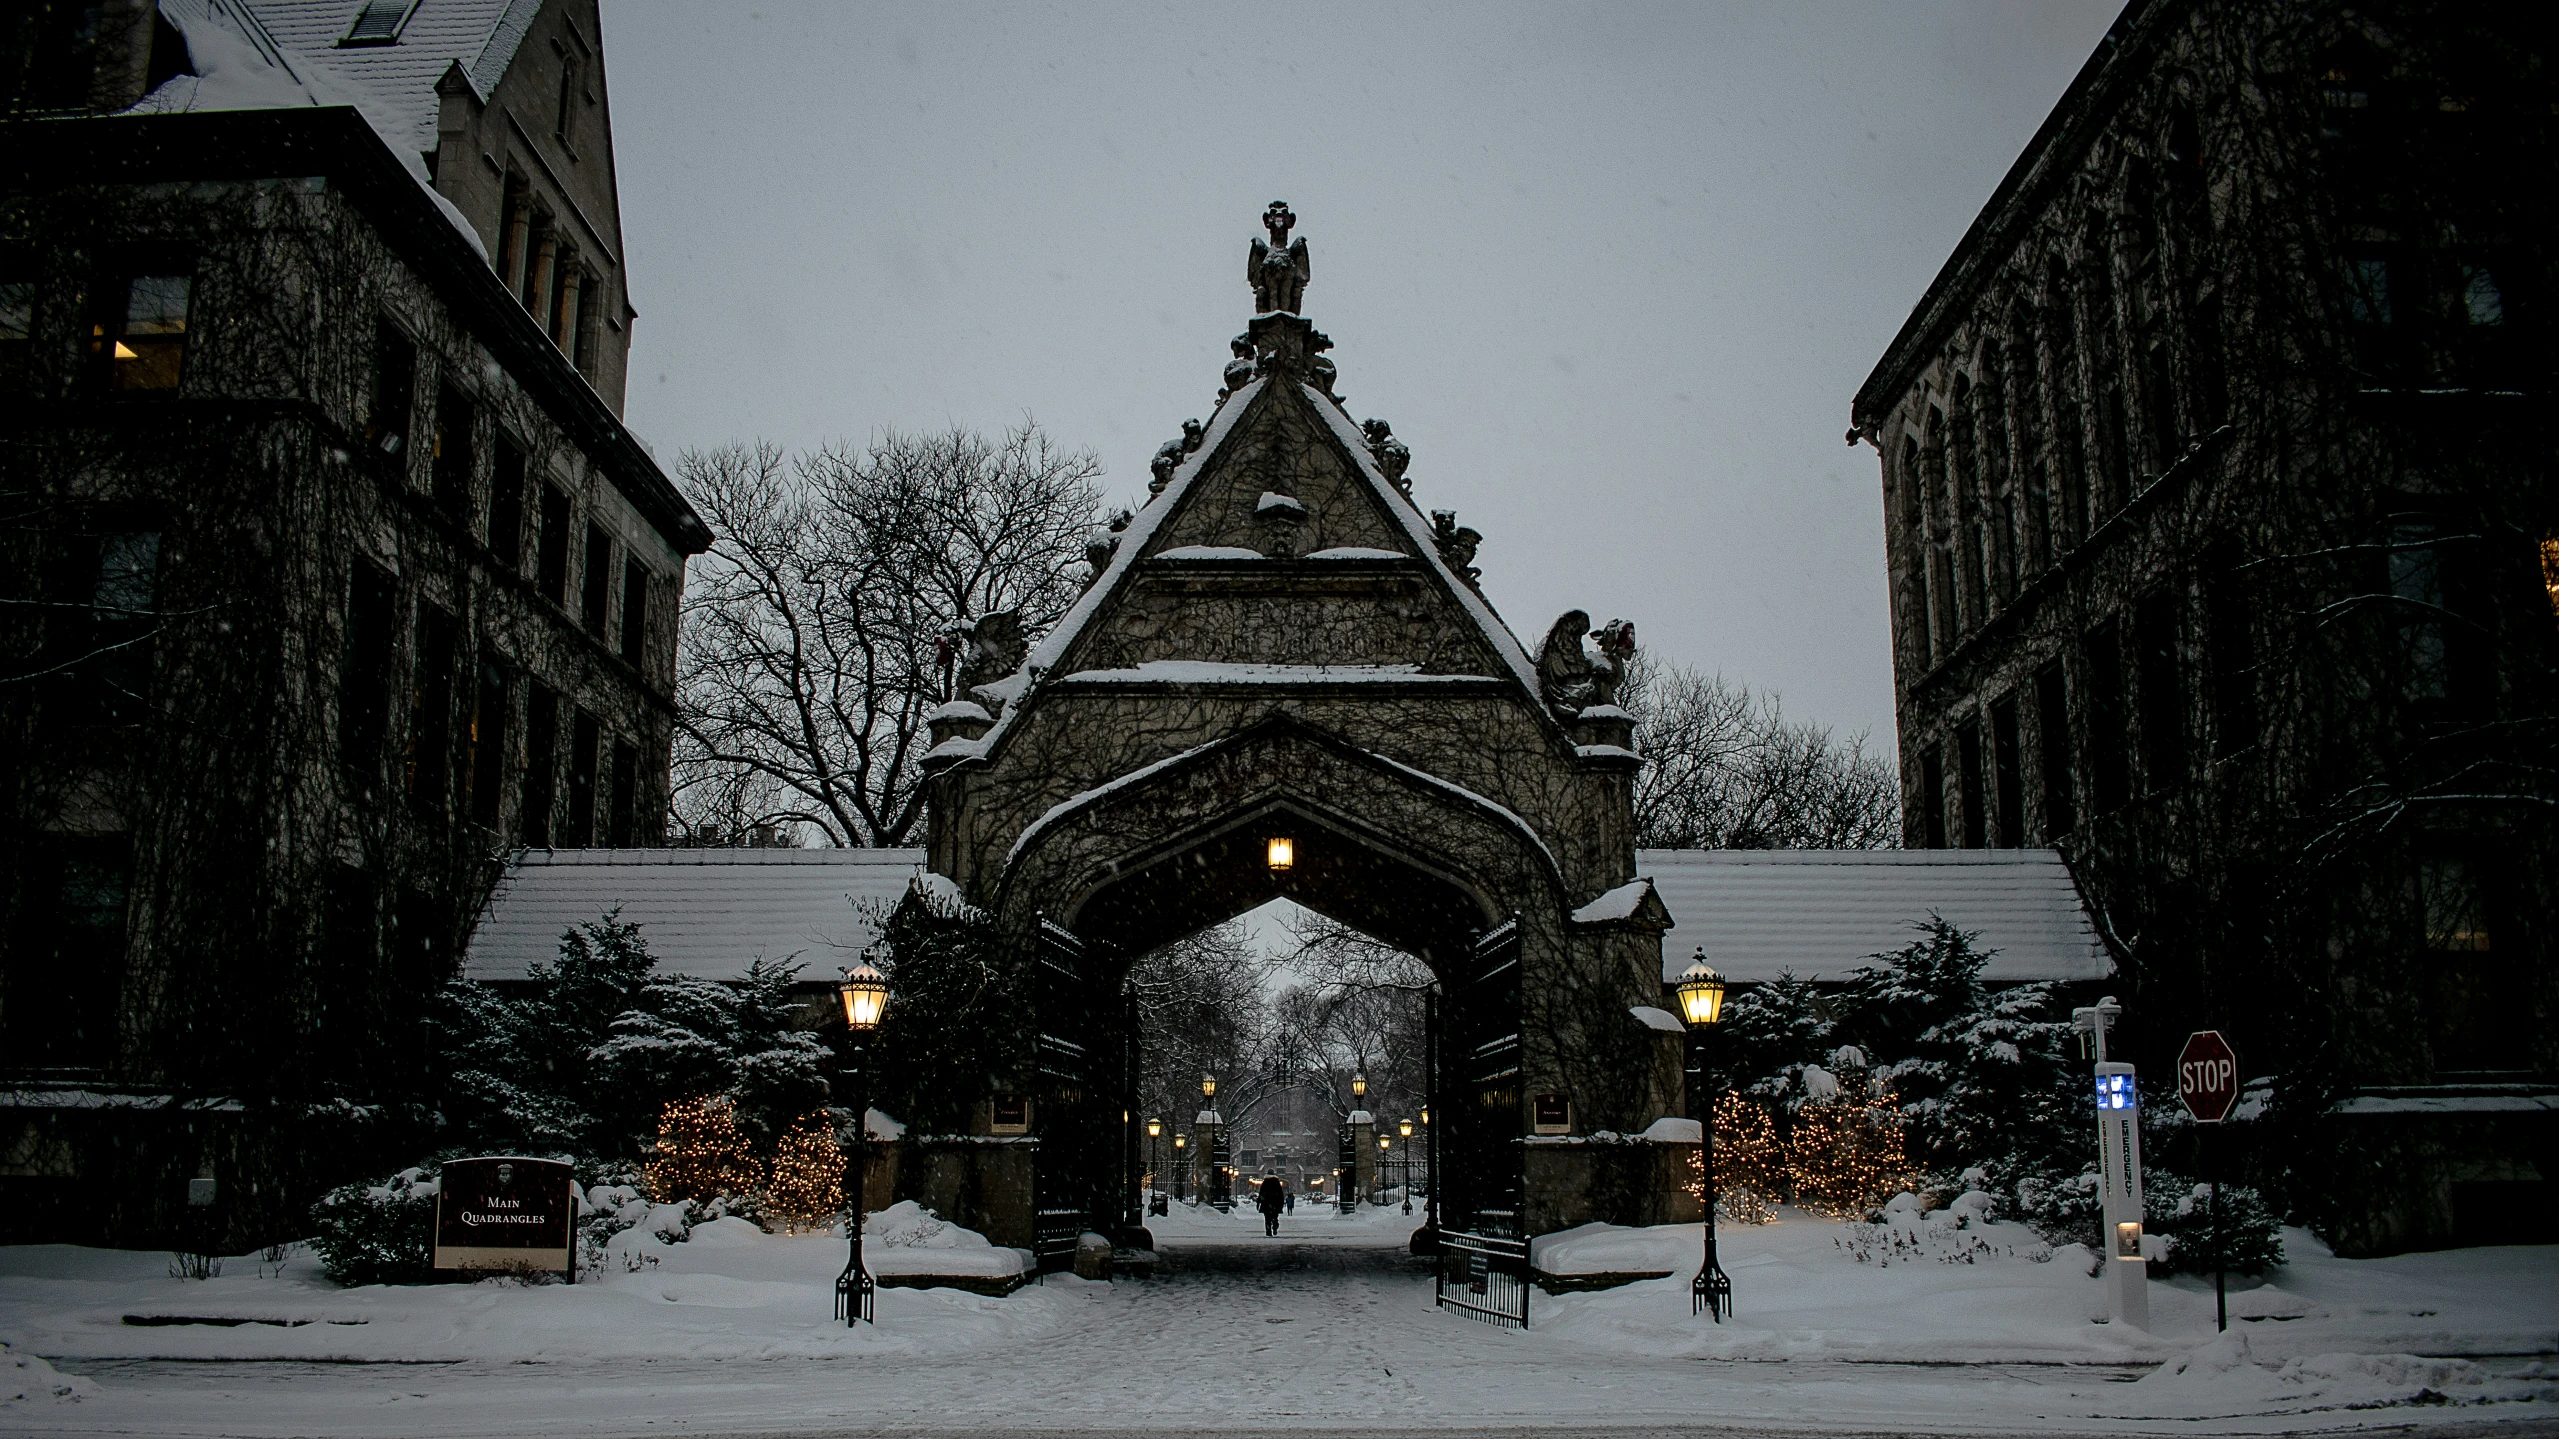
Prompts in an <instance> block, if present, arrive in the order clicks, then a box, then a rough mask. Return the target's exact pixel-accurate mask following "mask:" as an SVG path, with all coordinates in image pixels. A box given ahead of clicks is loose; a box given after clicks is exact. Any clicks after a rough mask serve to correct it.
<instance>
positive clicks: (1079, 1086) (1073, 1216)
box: [1031, 915, 1095, 1274]
mask: <svg viewBox="0 0 2559 1439" xmlns="http://www.w3.org/2000/svg"><path fill="white" fill-rule="evenodd" d="M1033 948H1034V951H1035V952H1034V954H1033V957H1032V983H1033V987H1034V989H1035V990H1036V991H1037V993H1036V995H1035V999H1034V1007H1033V1009H1032V1022H1033V1024H1034V1025H1035V1027H1036V1028H1035V1037H1034V1039H1033V1042H1032V1059H1031V1063H1032V1068H1033V1070H1034V1072H1035V1073H1034V1079H1035V1083H1036V1086H1037V1092H1036V1093H1035V1094H1034V1095H1033V1109H1032V1121H1033V1124H1032V1127H1033V1130H1034V1132H1036V1133H1037V1134H1038V1136H1039V1150H1038V1152H1037V1154H1036V1155H1035V1156H1034V1157H1033V1159H1032V1165H1031V1170H1032V1176H1033V1186H1032V1187H1033V1193H1032V1204H1033V1218H1032V1222H1031V1224H1032V1240H1031V1245H1032V1249H1033V1251H1034V1252H1035V1253H1037V1254H1038V1256H1039V1266H1040V1272H1041V1273H1043V1274H1046V1273H1050V1272H1052V1271H1054V1270H1059V1269H1067V1268H1071V1267H1073V1265H1074V1263H1075V1241H1076V1240H1077V1239H1078V1238H1080V1237H1082V1235H1083V1233H1084V1230H1085V1228H1086V1225H1087V1223H1088V1218H1087V1210H1088V1208H1089V1206H1090V1203H1091V1198H1092V1188H1091V1179H1090V1176H1089V1174H1088V1171H1087V1165H1086V1152H1087V1146H1088V1141H1089V1138H1090V1136H1089V1135H1088V1134H1087V1132H1086V1131H1087V1130H1089V1129H1090V1127H1091V1110H1092V1107H1093V1099H1094V1095H1093V1080H1094V1077H1095V1076H1094V1074H1093V1054H1092V1049H1091V1047H1090V1045H1089V1044H1088V1043H1087V1041H1088V1040H1089V1039H1090V1037H1091V1034H1092V1023H1091V1019H1092V1016H1091V1014H1090V1013H1089V1010H1090V1006H1089V1005H1088V1004H1087V1002H1086V1000H1087V996H1088V995H1089V993H1090V986H1089V984H1088V983H1087V981H1086V976H1085V967H1084V958H1085V946H1084V941H1083V940H1081V939H1078V938H1077V937H1076V936H1075V934H1074V932H1073V931H1071V930H1068V929H1065V928H1064V927H1062V926H1060V925H1057V924H1053V923H1051V922H1050V921H1049V919H1048V917H1047V916H1046V915H1042V916H1041V917H1040V922H1039V932H1038V937H1037V939H1036V941H1035V943H1034V946H1033Z"/></svg>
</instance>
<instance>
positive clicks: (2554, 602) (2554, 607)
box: [2541, 535, 2559, 619]
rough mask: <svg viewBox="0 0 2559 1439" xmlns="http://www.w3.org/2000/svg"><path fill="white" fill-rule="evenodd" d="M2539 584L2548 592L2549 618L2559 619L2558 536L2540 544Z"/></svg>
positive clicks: (2552, 536)
mask: <svg viewBox="0 0 2559 1439" xmlns="http://www.w3.org/2000/svg"><path fill="white" fill-rule="evenodd" d="M2541 583H2542V587H2543V588H2544V589H2547V590H2548V591H2550V617H2551V618H2553V619H2559V535H2550V536H2548V537H2546V538H2544V539H2543V540H2542V542H2541Z"/></svg>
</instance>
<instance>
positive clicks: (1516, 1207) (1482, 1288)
mask: <svg viewBox="0 0 2559 1439" xmlns="http://www.w3.org/2000/svg"><path fill="white" fill-rule="evenodd" d="M1519 938H1520V936H1519V916H1518V915H1517V914H1513V915H1512V916H1511V917H1510V918H1509V919H1507V920H1504V921H1503V922H1502V923H1501V924H1499V925H1496V926H1494V928H1493V929H1492V930H1491V931H1490V932H1489V933H1486V934H1482V935H1478V936H1477V937H1476V940H1475V944H1474V947H1473V949H1472V951H1471V952H1470V954H1469V956H1468V964H1467V967H1466V972H1465V973H1464V974H1463V975H1462V976H1460V978H1459V981H1458V983H1457V984H1455V985H1454V986H1452V987H1451V988H1450V989H1449V992H1448V997H1447V1000H1446V1002H1445V1003H1443V1004H1441V1005H1439V1006H1437V1008H1436V1012H1435V1014H1434V1016H1433V1017H1434V1019H1435V1020H1436V1023H1434V1024H1433V1026H1432V1030H1433V1034H1432V1040H1433V1043H1432V1046H1431V1047H1432V1050H1433V1052H1434V1059H1435V1060H1436V1063H1435V1065H1434V1068H1435V1069H1436V1070H1437V1071H1438V1072H1437V1073H1435V1074H1434V1075H1433V1088H1434V1089H1435V1090H1436V1091H1437V1092H1438V1097H1439V1099H1440V1100H1441V1109H1440V1115H1439V1117H1440V1119H1441V1121H1442V1123H1444V1124H1445V1126H1446V1133H1445V1135H1442V1134H1439V1133H1436V1132H1435V1133H1434V1134H1433V1136H1432V1138H1433V1144H1434V1147H1435V1148H1437V1149H1438V1150H1439V1151H1440V1153H1441V1154H1443V1155H1445V1157H1446V1159H1447V1161H1448V1167H1447V1169H1446V1170H1444V1171H1440V1170H1437V1167H1436V1165H1434V1170H1435V1172H1434V1175H1433V1183H1432V1185H1431V1189H1432V1197H1433V1200H1434V1204H1435V1207H1436V1209H1437V1210H1438V1215H1439V1223H1440V1232H1439V1262H1438V1268H1437V1273H1436V1275H1435V1276H1434V1284H1433V1297H1434V1298H1435V1299H1436V1300H1437V1302H1438V1303H1440V1304H1441V1305H1443V1306H1445V1307H1447V1308H1451V1309H1456V1310H1460V1311H1462V1312H1464V1313H1466V1314H1470V1315H1472V1316H1474V1317H1475V1318H1478V1319H1482V1320H1485V1321H1486V1322H1488V1323H1493V1324H1506V1325H1517V1326H1518V1327H1520V1328H1522V1329H1525V1328H1527V1327H1528V1286H1529V1276H1528V1235H1527V1233H1526V1232H1525V1230H1524V1229H1523V1228H1522V1218H1523V1216H1522V1213H1521V1210H1522V1203H1521V1201H1522V1189H1523V1187H1524V1185H1523V1179H1524V1176H1523V1174H1522V1165H1523V1163H1524V1162H1525V1159H1526V1150H1525V1147H1524V1146H1522V1145H1521V1143H1520V1113H1519V1109H1520V1083H1521V1074H1520V1054H1521V1049H1520V1027H1521V1026H1520V984H1519ZM1434 1129H1435V1130H1436V1129H1437V1126H1434ZM1436 1157H1437V1156H1435V1158H1436ZM1441 1173H1444V1174H1445V1175H1446V1180H1445V1182H1442V1181H1441V1180H1440V1179H1439V1175H1440V1174H1441Z"/></svg>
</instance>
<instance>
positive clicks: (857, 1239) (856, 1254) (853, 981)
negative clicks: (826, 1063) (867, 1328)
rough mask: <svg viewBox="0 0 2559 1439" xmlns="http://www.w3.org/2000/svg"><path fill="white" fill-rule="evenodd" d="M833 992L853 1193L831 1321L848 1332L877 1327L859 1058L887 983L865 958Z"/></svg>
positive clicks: (867, 1095) (866, 1105) (867, 1129)
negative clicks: (841, 1043)
mask: <svg viewBox="0 0 2559 1439" xmlns="http://www.w3.org/2000/svg"><path fill="white" fill-rule="evenodd" d="M835 989H836V993H837V994H838V995H839V996H841V997H842V999H843V1000H844V1028H845V1030H846V1031H847V1032H848V1033H849V1034H850V1035H851V1036H852V1041H853V1042H852V1047H851V1054H850V1058H849V1060H848V1062H847V1068H848V1069H849V1070H850V1071H851V1073H850V1075H849V1076H848V1077H849V1078H851V1079H852V1081H853V1193H852V1195H851V1200H852V1202H851V1203H849V1204H847V1205H846V1206H845V1208H844V1232H845V1234H846V1235H847V1236H848V1237H849V1238H850V1239H851V1241H852V1253H851V1254H850V1255H849V1256H848V1257H847V1258H846V1259H845V1261H844V1272H843V1273H842V1274H840V1275H837V1276H836V1279H835V1317H836V1318H838V1319H841V1320H843V1321H844V1327H845V1328H847V1329H850V1328H852V1327H853V1326H854V1325H856V1324H859V1323H861V1322H863V1321H864V1320H870V1322H871V1323H873V1324H877V1323H878V1322H879V1321H878V1320H877V1319H874V1318H872V1313H871V1305H872V1296H873V1294H874V1292H875V1287H874V1286H873V1284H872V1283H871V1271H870V1270H869V1269H868V1268H866V1267H865V1266H864V1265H863V1263H862V1220H863V1218H864V1210H865V1209H866V1208H867V1207H868V1206H867V1204H866V1202H865V1200H866V1196H865V1194H864V1192H863V1191H864V1190H865V1189H866V1188H867V1187H868V1184H869V1180H870V1163H869V1161H870V1157H871V1084H870V1079H871V1076H870V1071H869V1070H868V1069H867V1068H865V1067H864V1065H863V1063H862V1056H863V1049H864V1046H865V1043H866V1042H867V1041H868V1040H869V1039H870V1037H871V1033H872V1031H874V1030H876V1029H878V1028H879V1027H880V1016H881V1015H882V1014H884V1013H886V1012H887V1010H888V1007H889V983H888V980H887V979H886V978H885V977H883V976H882V975H881V973H880V972H879V971H878V970H877V969H874V968H872V967H871V959H870V956H869V955H868V954H865V955H864V956H863V957H862V962H861V963H860V964H858V965H855V966H854V967H853V968H851V969H848V970H846V971H844V982H843V983H842V984H839V985H837V986H836V987H835Z"/></svg>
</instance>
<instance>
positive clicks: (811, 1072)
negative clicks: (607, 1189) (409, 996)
mask: <svg viewBox="0 0 2559 1439" xmlns="http://www.w3.org/2000/svg"><path fill="white" fill-rule="evenodd" d="M656 967H657V961H656V959H655V958H654V957H652V956H651V955H650V953H649V949H648V943H647V941H646V939H645V938H644V937H643V936H642V934H641V932H640V926H638V925H636V924H626V923H623V922H622V920H621V919H620V918H619V916H618V913H617V914H607V915H605V916H604V917H603V918H601V919H600V920H597V921H595V922H592V923H588V924H584V925H580V926H578V927H577V928H575V929H572V930H569V931H568V932H566V933H564V934H563V935H562V936H561V938H560V957H559V959H558V961H557V962H556V963H553V964H547V965H542V964H537V965H534V966H533V967H532V969H531V971H530V973H529V975H528V979H529V981H530V983H529V985H528V987H527V990H526V991H525V992H524V993H522V994H520V995H519V994H514V993H501V992H499V991H497V990H495V989H492V988H489V987H488V986H485V985H480V984H474V983H472V982H470V981H468V980H456V981H454V982H452V983H450V984H447V985H446V986H444V988H443V989H442V990H441V991H439V992H438V994H437V997H436V1001H435V1006H434V1010H433V1018H434V1033H435V1041H436V1047H437V1051H438V1053H437V1066H436V1067H437V1070H438V1072H440V1073H443V1074H445V1075H446V1076H447V1080H446V1087H445V1093H444V1094H443V1096H442V1102H441V1105H440V1113H441V1115H442V1123H443V1128H444V1138H445V1140H446V1141H447V1142H448V1143H450V1144H453V1145H456V1146H461V1147H467V1148H471V1149H477V1150H480V1151H482V1152H487V1151H492V1150H497V1151H503V1150H507V1149H526V1148H533V1149H568V1150H572V1151H575V1152H577V1153H580V1154H586V1155H594V1156H600V1157H602V1158H604V1159H606V1160H608V1161H626V1162H627V1161H630V1160H635V1159H637V1158H639V1157H640V1156H641V1155H642V1154H643V1152H644V1151H645V1150H646V1149H647V1148H648V1146H649V1144H650V1141H651V1139H652V1137H653V1130H654V1128H655V1125H656V1121H657V1119H658V1116H659V1114H660V1112H661V1111H662V1110H664V1109H665V1107H666V1106H667V1105H668V1104H670V1103H673V1102H675V1101H678V1100H685V1099H691V1098H695V1097H698V1096H701V1095H706V1094H717V1095H725V1096H727V1097H729V1098H730V1099H731V1100H732V1101H734V1103H735V1105H736V1113H737V1122H738V1125H739V1127H740V1128H741V1129H742V1130H743V1131H744V1132H745V1134H746V1135H747V1136H748V1137H749V1138H750V1139H751V1140H753V1141H754V1142H756V1143H758V1144H770V1143H771V1142H772V1141H773V1140H774V1139H775V1138H777V1137H778V1136H779V1135H780V1133H781V1132H782V1131H783V1130H784V1129H785V1128H786V1127H787V1126H788V1125H789V1124H790V1122H791V1121H792V1120H794V1119H796V1118H797V1117H798V1116H800V1115H803V1114H806V1113H808V1112H809V1111H810V1110H812V1109H815V1108H818V1107H820V1106H822V1105H824V1104H825V1103H826V1102H827V1099H828V1097H829V1088H828V1084H827V1079H826V1069H827V1065H828V1055H827V1050H826V1046H825V1044H824V1043H823V1042H822V1041H820V1040H819V1039H818V1037H817V1036H816V1035H814V1034H811V1033H809V1032H807V1031H805V1030H802V1029H799V1028H797V1027H796V1021H795V1009H796V1006H795V1004H794V1003H793V1001H792V998H791V995H790V984H791V979H792V976H793V975H794V974H795V973H797V970H796V969H795V968H793V967H787V966H782V965H776V964H768V963H766V962H764V961H762V960H758V961H756V962H755V963H754V964H752V965H750V966H749V967H748V969H747V972H746V973H745V974H744V975H743V976H741V977H740V979H739V980H738V981H737V982H736V983H733V984H722V983H714V982H711V981H707V980H694V979H677V978H663V977H660V976H659V975H658V974H657V973H656Z"/></svg>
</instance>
